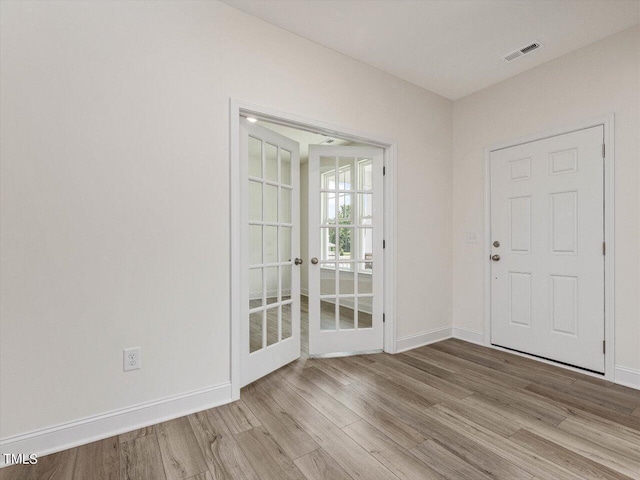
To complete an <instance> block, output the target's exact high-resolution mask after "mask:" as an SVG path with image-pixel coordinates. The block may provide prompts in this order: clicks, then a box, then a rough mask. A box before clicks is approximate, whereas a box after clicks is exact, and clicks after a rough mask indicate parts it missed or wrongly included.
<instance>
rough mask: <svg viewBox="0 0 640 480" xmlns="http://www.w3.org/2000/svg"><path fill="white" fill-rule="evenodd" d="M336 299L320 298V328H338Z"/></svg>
mask: <svg viewBox="0 0 640 480" xmlns="http://www.w3.org/2000/svg"><path fill="white" fill-rule="evenodd" d="M335 302H336V299H335V298H332V299H326V300H320V330H335V329H336V305H335Z"/></svg>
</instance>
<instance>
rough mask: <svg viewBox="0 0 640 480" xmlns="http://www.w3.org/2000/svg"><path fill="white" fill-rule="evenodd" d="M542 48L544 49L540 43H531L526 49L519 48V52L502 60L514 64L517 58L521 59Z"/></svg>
mask: <svg viewBox="0 0 640 480" xmlns="http://www.w3.org/2000/svg"><path fill="white" fill-rule="evenodd" d="M541 48H542V44H541V43H540V42H533V43H529V44H527V45H525V46H524V47H521V48H519V49H518V50H515V51H513V52H511V53H508V54H507V55H505V56H504V57H502V59H503V60H504V61H505V62H507V63H509V62H513V61H514V60H515V59H516V58H520V57H522V56H524V55H526V54H527V53H531V52H533V51H534V50H539V49H541Z"/></svg>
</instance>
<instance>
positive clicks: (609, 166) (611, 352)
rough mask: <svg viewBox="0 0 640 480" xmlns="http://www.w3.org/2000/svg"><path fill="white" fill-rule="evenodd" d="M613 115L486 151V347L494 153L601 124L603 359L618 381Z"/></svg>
mask: <svg viewBox="0 0 640 480" xmlns="http://www.w3.org/2000/svg"><path fill="white" fill-rule="evenodd" d="M614 120H615V117H614V114H613V113H611V114H608V115H603V116H600V117H596V118H592V119H589V120H585V121H581V122H577V123H574V124H573V125H567V126H564V127H559V128H552V129H550V130H545V131H543V132H539V133H534V134H532V135H526V136H524V137H520V138H517V139H514V140H510V141H506V142H500V143H496V144H494V145H491V146H490V147H488V148H485V149H484V162H485V164H484V171H485V178H484V242H483V247H484V249H483V252H484V260H483V261H484V310H483V311H484V342H483V343H484V345H485V346H487V347H494V346H493V345H492V344H491V260H490V258H489V257H490V254H491V241H492V239H491V162H490V156H491V152H493V151H496V150H502V149H504V148H509V147H514V146H516V145H521V144H523V143H529V142H535V141H538V140H543V139H545V138H550V137H555V136H558V135H564V134H566V133H571V132H576V131H578V130H584V129H586V128H591V127H595V126H598V125H602V126H603V128H604V145H605V158H604V201H605V206H604V241H605V242H606V246H607V250H606V251H607V254H606V255H605V257H604V271H605V287H604V288H605V292H604V295H605V299H604V310H605V311H604V324H605V327H604V328H605V331H604V336H605V338H604V340H605V341H606V353H605V359H604V369H605V370H604V378H605V379H606V380H609V381H612V382H613V381H615V380H614V379H615V378H616V372H615V370H616V367H615V235H614V234H615V225H614V219H615V215H614V214H615V205H614V200H615V184H614V174H615V141H614V140H615V133H614V129H615V125H614ZM494 348H495V347H494Z"/></svg>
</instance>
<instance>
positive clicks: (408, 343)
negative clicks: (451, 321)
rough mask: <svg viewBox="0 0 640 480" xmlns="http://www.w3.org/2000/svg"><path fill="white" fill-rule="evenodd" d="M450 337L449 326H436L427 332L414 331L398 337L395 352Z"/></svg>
mask: <svg viewBox="0 0 640 480" xmlns="http://www.w3.org/2000/svg"><path fill="white" fill-rule="evenodd" d="M447 338H451V327H444V328H438V329H436V330H431V331H429V332H423V333H416V334H415V335H407V336H406V337H401V338H398V340H397V341H396V353H401V352H405V351H407V350H411V349H413V348H418V347H424V346H425V345H429V344H430V343H435V342H439V341H441V340H446V339H447Z"/></svg>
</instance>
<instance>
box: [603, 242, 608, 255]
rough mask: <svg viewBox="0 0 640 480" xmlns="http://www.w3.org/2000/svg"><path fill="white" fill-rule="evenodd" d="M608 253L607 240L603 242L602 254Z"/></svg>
mask: <svg viewBox="0 0 640 480" xmlns="http://www.w3.org/2000/svg"><path fill="white" fill-rule="evenodd" d="M606 254H607V242H602V255H606Z"/></svg>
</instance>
